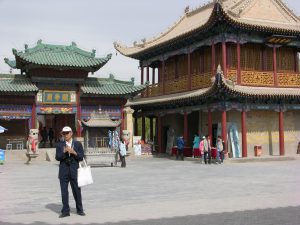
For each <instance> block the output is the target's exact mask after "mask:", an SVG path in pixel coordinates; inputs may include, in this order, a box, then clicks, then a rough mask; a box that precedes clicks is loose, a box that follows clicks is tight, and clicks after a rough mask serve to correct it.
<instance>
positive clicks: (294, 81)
mask: <svg viewBox="0 0 300 225" xmlns="http://www.w3.org/2000/svg"><path fill="white" fill-rule="evenodd" d="M277 79H278V86H279V87H300V73H291V72H278V73H277Z"/></svg>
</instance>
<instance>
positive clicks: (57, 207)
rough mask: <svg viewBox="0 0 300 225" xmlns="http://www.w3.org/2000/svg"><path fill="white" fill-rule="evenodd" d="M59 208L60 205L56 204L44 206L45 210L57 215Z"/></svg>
mask: <svg viewBox="0 0 300 225" xmlns="http://www.w3.org/2000/svg"><path fill="white" fill-rule="evenodd" d="M61 207H62V206H61V204H57V203H51V204H47V205H46V209H50V210H51V211H53V212H56V213H58V214H59V213H60V210H61Z"/></svg>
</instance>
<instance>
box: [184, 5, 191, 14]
mask: <svg viewBox="0 0 300 225" xmlns="http://www.w3.org/2000/svg"><path fill="white" fill-rule="evenodd" d="M189 12H190V6H189V5H188V6H186V7H185V9H184V13H185V14H188V13H189Z"/></svg>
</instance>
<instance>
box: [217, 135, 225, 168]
mask: <svg viewBox="0 0 300 225" xmlns="http://www.w3.org/2000/svg"><path fill="white" fill-rule="evenodd" d="M216 145H217V162H219V163H220V164H221V163H222V162H223V160H224V147H223V145H224V141H223V140H222V138H221V136H218V139H217V144H216Z"/></svg>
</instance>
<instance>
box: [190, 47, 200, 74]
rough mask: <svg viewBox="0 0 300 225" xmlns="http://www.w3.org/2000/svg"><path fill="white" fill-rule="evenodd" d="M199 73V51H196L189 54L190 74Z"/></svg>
mask: <svg viewBox="0 0 300 225" xmlns="http://www.w3.org/2000/svg"><path fill="white" fill-rule="evenodd" d="M199 73H200V50H196V51H194V52H193V53H192V54H191V74H192V75H193V74H199Z"/></svg>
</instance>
